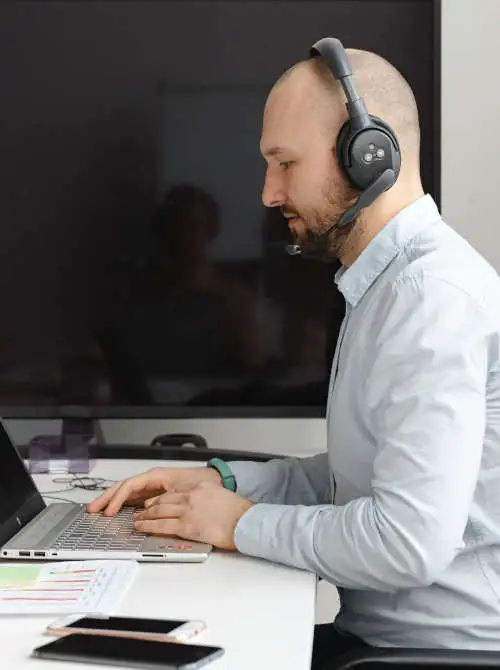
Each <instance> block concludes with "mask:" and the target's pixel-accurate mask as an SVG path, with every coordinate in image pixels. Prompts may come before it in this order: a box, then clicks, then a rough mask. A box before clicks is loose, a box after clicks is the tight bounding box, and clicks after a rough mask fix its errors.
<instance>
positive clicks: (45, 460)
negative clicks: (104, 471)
mask: <svg viewBox="0 0 500 670" xmlns="http://www.w3.org/2000/svg"><path fill="white" fill-rule="evenodd" d="M95 445H96V438H95V435H37V436H36V437H34V438H33V439H32V440H31V442H30V444H29V451H28V459H29V471H30V472H31V473H32V474H41V473H47V472H50V473H65V472H84V473H88V472H90V450H91V447H93V446H95Z"/></svg>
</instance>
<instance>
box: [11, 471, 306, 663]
mask: <svg viewBox="0 0 500 670" xmlns="http://www.w3.org/2000/svg"><path fill="white" fill-rule="evenodd" d="M159 465H165V463H160V462H159V461H137V460H131V461H118V460H109V461H99V462H98V463H97V464H96V466H95V467H94V468H93V470H92V473H91V474H93V475H96V476H102V477H106V478H109V479H114V480H117V479H122V478H124V477H127V476H130V475H132V474H134V473H136V472H142V471H143V470H146V469H149V468H152V467H158V466H159ZM170 465H172V466H175V467H185V466H186V465H196V464H194V463H189V464H186V463H179V462H176V463H172V464H170ZM198 465H199V464H198ZM53 476H54V475H38V476H36V482H37V485H38V487H39V489H40V491H42V492H43V493H46V492H49V491H54V490H56V489H61V488H64V486H62V485H61V484H54V483H53V482H52V478H53ZM55 495H60V496H63V497H68V498H72V499H73V500H76V501H78V502H87V501H89V500H92V499H93V498H94V497H95V496H96V495H97V494H96V493H94V492H88V491H83V490H79V489H76V490H74V491H73V493H72V494H68V493H60V494H55ZM47 502H53V501H51V500H49V499H47ZM315 594H316V579H315V576H314V575H312V574H310V573H308V572H304V571H301V570H295V569H290V568H287V567H284V566H281V565H274V564H271V563H268V562H265V561H261V560H257V559H253V558H250V557H247V556H243V555H241V554H237V553H234V554H233V553H229V552H227V553H226V552H222V551H219V550H215V551H214V553H213V554H212V555H211V556H210V557H209V558H208V560H207V561H206V562H205V563H199V564H181V563H179V564H147V563H141V564H140V569H139V572H138V575H137V577H136V580H135V581H134V584H133V585H132V586H131V588H130V590H129V591H128V593H127V595H126V596H125V598H124V599H123V600H122V602H121V604H120V606H119V608H118V610H117V612H116V614H120V615H130V616H145V617H159V618H166V619H168V618H172V619H184V618H185V619H202V620H204V621H206V623H207V630H206V631H204V632H203V633H202V634H201V635H199V636H198V637H197V638H195V640H196V641H198V642H199V643H200V644H214V645H218V646H221V647H223V648H224V649H225V651H226V653H225V654H224V656H223V657H222V658H221V659H219V660H217V661H215V662H213V663H212V664H211V665H209V666H207V667H208V668H213V670H223V669H224V670H275V669H276V670H309V668H310V658H311V648H312V637H313V624H314V608H315ZM55 618H56V617H54V616H52V617H38V616H36V617H26V616H22V617H21V616H20V617H17V618H16V617H10V618H7V617H0V666H1V667H2V668H5V669H8V670H29V669H30V668H31V669H32V670H44V669H45V670H52V669H53V670H82V668H84V667H87V666H84V665H83V664H80V663H78V664H77V663H62V662H60V661H44V660H39V659H33V658H30V657H29V655H30V653H31V650H32V649H33V647H35V646H37V645H39V644H43V643H44V642H48V641H50V639H51V638H50V637H47V636H45V635H43V630H44V628H45V626H46V625H47V623H49V622H50V621H52V620H53V619H55ZM195 640H193V642H195ZM88 667H90V666H88ZM92 667H94V668H96V670H97V668H99V670H101V669H102V670H104V667H105V666H96V665H95V666H92ZM106 667H109V666H106Z"/></svg>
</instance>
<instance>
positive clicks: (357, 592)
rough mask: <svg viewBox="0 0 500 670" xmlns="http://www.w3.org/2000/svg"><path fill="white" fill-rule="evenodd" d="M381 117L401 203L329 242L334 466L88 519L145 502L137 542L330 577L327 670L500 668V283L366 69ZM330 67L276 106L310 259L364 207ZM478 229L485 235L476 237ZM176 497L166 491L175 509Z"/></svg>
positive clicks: (209, 476) (158, 481) (398, 93)
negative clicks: (438, 653)
mask: <svg viewBox="0 0 500 670" xmlns="http://www.w3.org/2000/svg"><path fill="white" fill-rule="evenodd" d="M348 55H349V57H350V60H351V64H352V68H353V73H354V78H355V81H356V84H357V88H358V90H359V92H360V94H361V95H362V96H363V97H364V100H365V103H366V105H367V108H368V111H369V112H370V113H371V114H374V115H376V116H379V117H380V118H382V119H383V120H384V121H385V122H386V123H388V124H389V125H390V126H391V127H392V129H393V131H394V132H395V134H396V136H397V137H398V139H399V142H400V145H401V154H402V165H401V172H400V174H399V177H398V180H397V182H396V183H395V185H394V186H393V187H392V188H391V189H389V190H388V191H386V192H385V193H384V194H383V195H381V196H380V197H379V198H378V199H377V200H376V201H375V202H374V203H373V204H372V205H371V206H370V207H368V208H366V209H365V210H362V212H361V214H360V215H359V216H358V217H357V219H356V220H355V221H354V223H353V224H351V225H350V226H349V227H348V228H347V229H342V230H336V231H335V230H334V231H332V234H331V235H330V236H329V237H328V240H329V247H328V252H329V254H330V255H331V256H332V257H334V256H336V257H338V258H339V259H340V260H341V263H342V267H341V269H340V271H339V272H338V274H337V276H336V281H337V283H338V286H339V289H340V290H341V292H342V293H343V295H344V297H345V299H346V305H347V311H346V318H345V320H344V323H343V328H342V331H341V334H340V338H339V343H338V345H337V352H336V357H335V360H334V365H333V369H332V378H331V384H330V392H329V401H328V411H327V430H328V455H327V454H320V455H317V456H315V457H312V458H306V459H287V460H273V461H270V462H268V463H263V464H257V463H229V464H228V465H229V467H230V470H231V471H232V473H233V475H234V476H235V479H236V482H237V493H233V492H231V491H229V490H227V489H226V488H223V487H222V486H221V478H220V476H219V474H218V473H217V471H216V470H215V469H213V468H196V469H193V470H186V469H184V470H168V469H165V470H161V469H156V470H153V471H151V472H149V473H145V474H142V475H139V476H137V477H133V478H132V479H130V480H127V481H125V482H122V483H120V484H118V485H116V486H115V487H114V488H113V489H111V490H110V491H108V492H106V493H105V494H104V495H103V496H101V497H100V498H99V499H98V500H96V501H94V502H93V503H92V504H91V505H90V506H89V511H91V512H95V511H97V510H101V509H105V513H106V514H114V513H116V511H117V510H118V509H119V508H120V506H121V505H122V504H123V503H124V502H125V501H128V502H131V503H135V502H138V503H141V502H143V501H146V502H145V511H144V512H141V513H140V514H139V515H138V516H137V528H138V529H139V530H142V531H146V532H152V533H167V534H168V533H174V534H178V535H180V536H181V537H185V538H192V539H197V540H204V541H208V542H211V543H213V544H214V545H216V546H218V547H223V548H225V549H238V550H239V551H241V552H243V553H246V554H249V555H253V556H259V557H262V558H265V559H268V560H271V561H278V562H282V563H285V564H288V565H293V566H297V567H300V568H305V569H308V570H312V571H314V572H316V573H317V574H318V575H320V576H321V577H323V578H324V579H326V580H328V581H330V582H332V583H333V584H335V585H337V586H338V587H339V588H340V590H341V602H342V606H341V611H340V614H339V616H338V617H337V619H336V621H335V623H334V624H329V625H327V626H326V627H322V628H320V629H317V630H316V634H315V645H314V654H313V655H314V658H313V668H320V667H321V665H322V663H324V661H325V660H326V659H328V658H331V657H333V656H334V655H335V653H337V652H338V651H339V650H344V649H347V648H349V647H351V646H356V645H362V644H366V643H367V644H371V645H377V646H416V647H448V648H481V649H496V650H500V352H499V346H500V282H499V278H498V276H497V274H496V273H495V272H494V270H493V269H492V268H491V267H490V266H489V265H488V264H487V263H486V261H485V260H484V259H483V258H482V257H481V256H480V255H479V254H478V253H477V252H476V251H474V250H473V249H472V248H471V247H470V246H469V245H468V244H467V242H466V241H465V240H464V239H462V238H461V237H460V236H459V235H458V234H457V233H455V232H454V231H453V230H452V229H451V228H450V227H448V225H447V224H446V223H444V222H443V221H442V219H441V217H440V215H439V212H438V210H437V208H436V206H435V204H434V202H433V201H432V199H431V197H430V196H428V195H427V196H426V195H424V193H423V190H422V185H421V180H420V173H419V122H418V114H417V109H416V105H415V101H414V98H413V95H412V92H411V90H410V88H409V86H408V84H407V83H406V82H405V80H404V79H403V77H402V76H401V75H400V74H399V73H398V72H397V71H396V70H395V69H394V68H393V67H392V66H391V65H390V64H388V63H387V62H386V61H384V60H383V59H381V58H380V57H378V56H376V55H374V54H370V53H366V52H360V51H348ZM344 102H345V100H344V98H343V96H342V93H341V89H340V87H339V85H338V83H337V82H336V81H335V80H334V79H333V77H332V75H331V74H330V72H329V70H328V68H326V67H325V64H324V63H323V62H322V60H321V59H320V58H317V59H312V60H309V61H306V62H303V63H299V64H298V65H296V66H295V67H294V68H292V69H291V70H290V71H288V72H287V73H286V74H285V75H284V76H283V77H282V78H281V79H280V80H279V81H278V82H277V84H276V85H275V86H274V87H273V89H272V91H271V93H270V95H269V98H268V100H267V103H266V107H265V112H264V123H263V130H262V138H261V150H262V153H263V155H264V156H265V157H266V159H267V161H268V168H267V174H266V181H265V186H264V192H263V200H264V203H265V205H267V206H268V207H280V208H281V209H282V212H283V214H284V215H285V216H286V217H288V218H289V225H290V228H291V230H292V232H293V234H294V236H295V237H296V240H297V242H298V243H299V244H300V243H302V242H304V241H307V240H309V239H310V238H311V237H312V238H317V237H318V235H320V234H321V232H323V231H325V230H326V229H327V228H328V227H330V226H331V224H332V222H335V220H337V219H338V218H339V217H340V215H341V214H342V213H343V212H344V211H345V210H346V209H347V208H348V207H349V206H350V205H351V204H352V202H353V201H354V199H355V198H356V197H357V193H356V191H355V190H354V189H353V188H352V186H351V185H350V184H349V183H348V182H347V181H346V178H345V177H344V175H343V173H342V172H341V170H340V167H339V165H338V163H337V159H336V156H335V147H334V145H335V141H336V137H337V133H338V130H339V128H340V126H341V124H342V123H343V122H344V120H345V119H346V111H345V107H344ZM471 224H473V222H471ZM165 492H166V493H165Z"/></svg>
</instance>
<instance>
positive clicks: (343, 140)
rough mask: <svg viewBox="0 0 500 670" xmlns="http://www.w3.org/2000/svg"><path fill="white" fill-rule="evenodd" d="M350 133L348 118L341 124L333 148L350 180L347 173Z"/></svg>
mask: <svg viewBox="0 0 500 670" xmlns="http://www.w3.org/2000/svg"><path fill="white" fill-rule="evenodd" d="M350 134H351V122H350V120H349V119H348V120H347V121H345V122H344V123H343V124H342V126H341V128H340V130H339V133H338V135H337V143H336V147H335V149H336V153H337V160H338V162H339V165H340V167H341V168H342V170H343V171H344V173H345V175H346V177H347V178H348V179H349V181H351V176H350V174H349V140H348V138H349V136H350Z"/></svg>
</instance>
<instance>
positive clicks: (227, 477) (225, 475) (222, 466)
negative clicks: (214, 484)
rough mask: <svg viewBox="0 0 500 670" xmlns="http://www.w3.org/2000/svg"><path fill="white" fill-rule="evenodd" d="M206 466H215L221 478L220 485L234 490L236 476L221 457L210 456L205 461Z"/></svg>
mask: <svg viewBox="0 0 500 670" xmlns="http://www.w3.org/2000/svg"><path fill="white" fill-rule="evenodd" d="M207 467H208V468H215V470H217V472H218V473H219V474H220V476H221V478H222V486H223V487H224V488H225V489H228V490H229V491H233V492H236V477H235V476H234V475H233V473H232V471H231V468H230V467H229V465H228V464H227V463H226V462H225V461H223V460H222V458H211V459H210V460H209V461H208V463H207Z"/></svg>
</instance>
